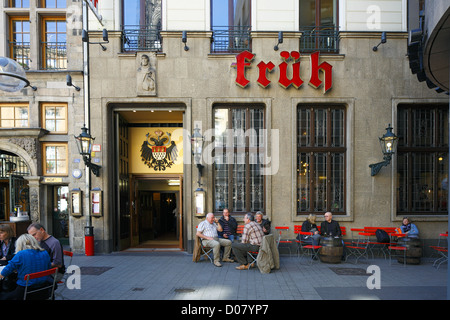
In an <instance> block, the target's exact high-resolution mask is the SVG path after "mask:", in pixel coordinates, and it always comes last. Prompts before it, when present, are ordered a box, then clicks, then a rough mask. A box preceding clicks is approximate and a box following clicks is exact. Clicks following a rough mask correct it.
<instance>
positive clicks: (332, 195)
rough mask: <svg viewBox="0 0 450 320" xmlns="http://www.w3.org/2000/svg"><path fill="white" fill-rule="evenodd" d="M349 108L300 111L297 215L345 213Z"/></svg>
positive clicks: (333, 107)
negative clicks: (346, 130)
mask: <svg viewBox="0 0 450 320" xmlns="http://www.w3.org/2000/svg"><path fill="white" fill-rule="evenodd" d="M345 154H346V146H345V108H344V107H343V106H326V105H324V106H320V105H318V106H316V105H312V106H311V105H299V106H298V109H297V214H308V213H323V212H326V211H331V212H333V213H334V214H345Z"/></svg>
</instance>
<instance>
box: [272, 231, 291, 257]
mask: <svg viewBox="0 0 450 320" xmlns="http://www.w3.org/2000/svg"><path fill="white" fill-rule="evenodd" d="M275 229H276V230H278V231H279V234H278V241H277V247H278V246H279V245H280V243H286V244H288V245H290V244H291V243H292V241H291V240H288V239H283V238H282V235H281V234H282V232H283V230H286V231H287V230H289V227H284V226H283V227H275ZM286 248H288V249H289V256H290V255H291V248H290V247H289V246H286Z"/></svg>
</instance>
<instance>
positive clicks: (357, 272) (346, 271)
mask: <svg viewBox="0 0 450 320" xmlns="http://www.w3.org/2000/svg"><path fill="white" fill-rule="evenodd" d="M330 270H331V271H333V272H334V273H336V274H337V275H340V276H366V275H368V274H369V273H367V271H366V269H361V268H339V267H330Z"/></svg>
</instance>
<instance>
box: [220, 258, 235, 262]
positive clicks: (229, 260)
mask: <svg viewBox="0 0 450 320" xmlns="http://www.w3.org/2000/svg"><path fill="white" fill-rule="evenodd" d="M222 262H234V260H233V259H230V258H226V259H222Z"/></svg>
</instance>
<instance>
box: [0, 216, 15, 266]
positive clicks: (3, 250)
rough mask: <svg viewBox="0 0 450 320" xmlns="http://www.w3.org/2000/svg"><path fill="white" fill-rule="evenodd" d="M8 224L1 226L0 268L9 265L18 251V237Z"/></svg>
mask: <svg viewBox="0 0 450 320" xmlns="http://www.w3.org/2000/svg"><path fill="white" fill-rule="evenodd" d="M13 235H14V231H13V229H12V228H11V226H10V225H8V224H0V266H4V265H7V264H8V261H9V260H11V259H12V258H13V257H14V252H15V251H16V237H13Z"/></svg>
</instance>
